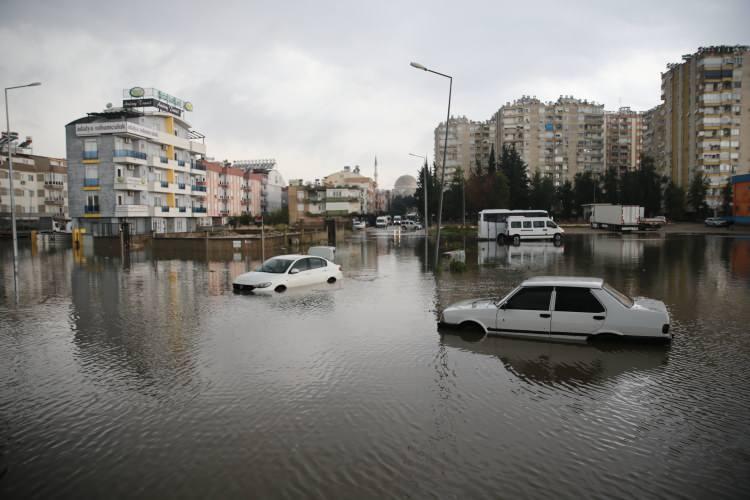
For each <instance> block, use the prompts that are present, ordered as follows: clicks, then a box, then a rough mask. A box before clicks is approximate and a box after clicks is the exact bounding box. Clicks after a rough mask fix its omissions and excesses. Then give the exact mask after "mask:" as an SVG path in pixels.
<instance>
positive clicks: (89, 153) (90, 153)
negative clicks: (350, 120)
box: [83, 151, 99, 160]
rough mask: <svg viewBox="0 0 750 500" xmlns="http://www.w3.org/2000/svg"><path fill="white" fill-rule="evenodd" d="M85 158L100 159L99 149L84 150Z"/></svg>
mask: <svg viewBox="0 0 750 500" xmlns="http://www.w3.org/2000/svg"><path fill="white" fill-rule="evenodd" d="M83 159H84V160H98V159H99V151H84V152H83Z"/></svg>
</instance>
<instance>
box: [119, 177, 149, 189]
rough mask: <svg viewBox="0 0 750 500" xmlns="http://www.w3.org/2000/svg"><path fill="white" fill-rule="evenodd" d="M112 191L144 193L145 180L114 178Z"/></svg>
mask: <svg viewBox="0 0 750 500" xmlns="http://www.w3.org/2000/svg"><path fill="white" fill-rule="evenodd" d="M114 189H121V190H125V191H145V190H146V179H145V178H143V177H115V184H114Z"/></svg>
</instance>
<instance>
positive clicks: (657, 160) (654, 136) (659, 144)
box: [641, 104, 667, 174]
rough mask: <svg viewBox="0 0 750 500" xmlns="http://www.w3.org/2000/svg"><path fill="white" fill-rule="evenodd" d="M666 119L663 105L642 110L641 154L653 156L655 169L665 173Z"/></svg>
mask: <svg viewBox="0 0 750 500" xmlns="http://www.w3.org/2000/svg"><path fill="white" fill-rule="evenodd" d="M665 127H666V121H665V114H664V105H663V104H659V105H658V106H654V107H653V108H651V109H649V110H648V111H644V112H643V139H642V146H641V152H642V153H643V156H649V157H651V158H653V160H654V164H655V165H656V171H657V172H659V173H661V174H666V173H667V171H666V159H665V139H666V129H665Z"/></svg>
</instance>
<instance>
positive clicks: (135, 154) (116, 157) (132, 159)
mask: <svg viewBox="0 0 750 500" xmlns="http://www.w3.org/2000/svg"><path fill="white" fill-rule="evenodd" d="M112 160H113V161H114V162H115V163H133V164H136V165H146V164H147V163H148V161H147V160H148V155H147V154H146V153H141V152H140V151H135V150H132V149H115V152H114V154H113V155H112Z"/></svg>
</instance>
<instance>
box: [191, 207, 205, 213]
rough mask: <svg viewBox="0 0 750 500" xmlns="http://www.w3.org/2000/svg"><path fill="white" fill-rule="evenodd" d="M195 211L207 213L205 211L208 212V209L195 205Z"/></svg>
mask: <svg viewBox="0 0 750 500" xmlns="http://www.w3.org/2000/svg"><path fill="white" fill-rule="evenodd" d="M193 213H194V214H205V213H208V209H207V208H206V207H193Z"/></svg>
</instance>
